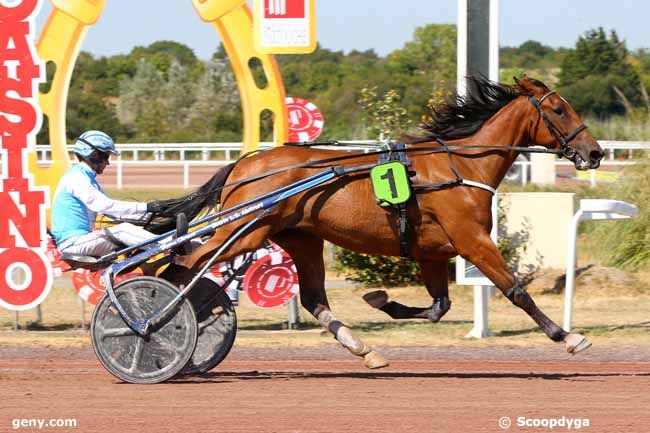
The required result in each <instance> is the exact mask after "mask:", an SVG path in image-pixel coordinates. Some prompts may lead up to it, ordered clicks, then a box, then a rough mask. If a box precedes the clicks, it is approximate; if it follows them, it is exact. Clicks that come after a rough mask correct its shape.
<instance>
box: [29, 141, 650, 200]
mask: <svg viewBox="0 0 650 433" xmlns="http://www.w3.org/2000/svg"><path fill="white" fill-rule="evenodd" d="M348 143H357V144H358V147H357V146H354V147H349V146H346V147H341V148H340V149H343V150H364V151H370V150H373V149H374V148H373V147H371V146H368V145H367V144H373V143H374V142H371V141H348ZM600 145H601V146H602V147H603V149H604V150H605V151H606V157H605V158H604V159H603V162H602V164H601V165H602V166H603V167H621V166H627V165H633V164H636V163H637V162H638V159H636V158H635V157H634V155H635V154H634V152H635V151H647V150H650V142H647V141H600ZM272 146H273V143H270V142H265V143H261V144H260V148H262V149H267V148H270V147H272ZM241 147H242V145H241V143H129V144H118V145H117V148H118V150H119V151H120V156H118V157H116V158H114V159H113V160H112V161H111V164H112V165H113V166H115V170H116V182H115V184H116V187H117V188H118V189H121V188H123V187H124V173H125V170H126V171H128V170H129V168H131V167H181V168H182V173H183V176H182V187H183V188H189V187H190V186H191V184H190V174H191V171H192V169H193V168H198V167H206V166H207V167H218V166H220V165H223V164H226V163H229V162H232V161H234V160H236V159H237V158H238V157H239V156H240V155H241ZM36 152H37V155H38V161H39V164H42V165H45V166H47V165H49V164H51V162H52V161H51V149H50V146H49V145H37V146H36ZM68 152H70V155H71V160H72V161H74V160H75V159H74V158H72V156H73V155H72V145H70V146H68ZM621 152H623V154H622V155H621ZM617 158H618V159H617ZM531 165H532V164H531V162H530V161H528V160H518V161H516V162H515V166H519V167H520V172H519V174H518V175H517V176H516V178H517V182H520V183H521V184H523V185H525V184H526V183H527V182H528V178H529V175H530V171H531ZM555 165H556V166H557V167H558V168H559V167H562V166H573V163H571V162H569V161H566V160H560V159H558V160H557V161H556V162H555ZM511 181H512V180H511ZM589 181H590V182H591V183H592V185H595V184H596V174H595V170H591V175H590V179H589ZM168 186H171V185H168ZM178 186H181V185H178Z"/></svg>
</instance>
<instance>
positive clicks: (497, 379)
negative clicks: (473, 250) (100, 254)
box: [0, 346, 650, 433]
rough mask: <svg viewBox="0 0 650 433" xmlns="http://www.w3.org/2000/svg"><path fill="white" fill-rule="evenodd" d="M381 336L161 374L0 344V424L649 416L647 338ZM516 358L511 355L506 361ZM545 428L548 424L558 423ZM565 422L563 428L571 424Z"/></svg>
mask: <svg viewBox="0 0 650 433" xmlns="http://www.w3.org/2000/svg"><path fill="white" fill-rule="evenodd" d="M558 349H560V347H559V346H557V347H553V348H548V347H545V348H534V349H521V348H480V349H468V348H465V349H462V350H457V349H453V348H431V349H423V348H392V349H385V350H384V351H383V353H384V354H385V355H387V357H389V358H390V359H391V366H390V367H388V368H387V369H383V370H375V371H368V370H365V369H364V367H363V366H362V365H361V363H360V362H359V361H358V360H356V359H355V358H352V357H351V356H349V355H347V354H346V353H345V352H343V351H342V350H341V349H339V348H338V347H334V346H332V347H327V348H322V349H320V348H319V349H287V350H282V349H272V350H269V349H247V348H243V349H241V348H235V349H234V350H233V352H232V353H231V355H230V356H229V357H228V359H227V360H226V361H225V362H224V363H223V364H222V365H221V366H220V367H219V368H217V369H216V370H214V371H213V372H212V373H211V374H209V375H207V376H204V377H194V378H186V379H181V380H176V381H173V382H170V383H166V384H162V385H143V386H136V385H128V384H123V383H120V382H118V381H117V380H115V379H114V378H113V377H112V376H110V375H109V374H108V373H107V372H105V371H104V370H103V369H102V367H101V366H100V365H99V363H98V362H97V361H96V360H95V358H94V354H93V353H92V350H91V349H89V348H85V349H24V348H12V347H6V346H5V347H0V360H1V361H0V362H1V364H0V389H1V390H2V396H3V398H2V404H1V405H0V406H1V407H0V431H23V432H24V431H30V432H31V431H38V430H37V429H27V428H24V429H20V430H12V425H11V423H12V420H13V419H17V418H45V419H50V418H65V419H68V418H74V419H76V420H77V427H76V428H73V429H68V428H50V429H43V430H41V431H56V432H64V431H65V432H67V431H70V432H84V433H86V432H124V431H131V432H157V433H163V432H180V431H187V432H328V433H332V432H355V433H356V432H365V431H372V432H377V431H384V432H395V431H400V432H498V431H504V430H502V429H501V428H499V426H498V421H499V419H500V418H501V417H503V416H508V417H510V418H511V419H512V421H513V426H512V427H511V428H510V429H509V430H508V431H531V432H540V431H551V430H549V429H548V428H543V427H528V428H519V427H516V426H515V424H516V422H517V417H519V416H524V417H528V418H540V419H541V418H561V417H562V416H565V417H566V418H571V419H573V418H581V419H582V418H588V419H589V424H590V426H589V427H588V428H585V427H583V429H584V430H586V431H590V432H609V433H611V432H647V431H648V430H649V429H650V427H649V426H650V411H648V407H649V406H650V393H649V392H648V390H650V351H649V350H648V349H647V348H644V349H636V348H623V349H620V350H614V349H611V348H610V349H603V348H600V349H598V350H596V349H592V351H591V352H590V353H589V354H587V355H585V356H583V357H581V358H578V357H575V358H569V357H568V356H565V355H563V354H562V353H560V352H559V351H558ZM519 359H520V360H519ZM567 430H568V429H567V428H566V427H556V428H555V429H553V430H552V431H567ZM572 430H575V428H574V429H572Z"/></svg>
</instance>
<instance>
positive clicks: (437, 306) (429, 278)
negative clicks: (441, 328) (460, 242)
mask: <svg viewBox="0 0 650 433" xmlns="http://www.w3.org/2000/svg"><path fill="white" fill-rule="evenodd" d="M418 263H419V265H420V272H421V273H422V280H423V283H424V285H425V286H426V288H427V291H428V292H429V294H430V295H431V298H433V302H432V304H431V306H430V307H409V306H407V305H404V304H400V303H399V302H396V301H389V300H388V293H386V291H385V290H376V291H374V292H370V293H366V294H365V295H363V299H364V300H365V301H366V302H367V303H368V304H369V305H370V306H371V307H374V308H376V309H378V310H381V311H383V312H384V313H386V314H388V315H389V316H390V317H392V318H393V319H427V320H430V321H432V322H434V323H436V322H438V321H440V319H441V318H442V316H444V315H445V313H447V311H449V309H450V308H451V301H450V300H449V284H448V275H447V274H448V268H447V266H448V262H447V260H435V261H430V260H419V261H418Z"/></svg>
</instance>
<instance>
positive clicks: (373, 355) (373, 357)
mask: <svg viewBox="0 0 650 433" xmlns="http://www.w3.org/2000/svg"><path fill="white" fill-rule="evenodd" d="M363 363H364V364H365V366H366V367H367V368H370V369H374V368H382V367H388V361H386V358H384V357H383V356H381V355H380V354H379V352H375V351H374V350H371V351H370V352H368V353H366V354H365V355H364V357H363Z"/></svg>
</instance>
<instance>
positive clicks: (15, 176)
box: [0, 0, 52, 310]
mask: <svg viewBox="0 0 650 433" xmlns="http://www.w3.org/2000/svg"><path fill="white" fill-rule="evenodd" d="M5 3H6V2H5ZM37 6H38V0H22V1H21V2H18V3H16V2H13V5H12V6H6V5H5V4H4V3H2V2H0V29H1V30H0V47H1V49H2V52H1V53H0V136H1V140H0V145H1V146H2V147H1V148H0V155H1V156H2V165H3V172H4V174H5V178H3V179H2V181H1V185H2V187H1V190H0V209H2V212H0V306H1V307H5V308H8V309H12V310H26V309H29V308H33V307H35V306H37V305H38V304H40V303H41V302H42V301H43V299H45V297H46V296H47V294H48V293H49V291H50V287H51V285H52V269H51V267H50V262H49V261H48V260H47V258H46V257H45V251H46V247H47V246H46V241H45V239H46V238H47V236H46V229H45V207H46V192H47V188H37V187H35V186H34V185H33V183H32V180H31V176H30V175H29V173H28V172H27V170H26V168H27V150H28V149H29V143H30V142H33V141H34V136H35V134H36V132H37V131H38V130H39V128H40V126H41V119H42V114H41V110H40V107H39V106H38V83H39V82H40V81H41V77H43V76H44V74H43V67H42V66H43V65H42V64H41V63H40V61H39V60H38V58H36V56H35V54H34V53H36V47H35V44H34V33H35V32H34V18H35V15H36V8H37Z"/></svg>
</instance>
